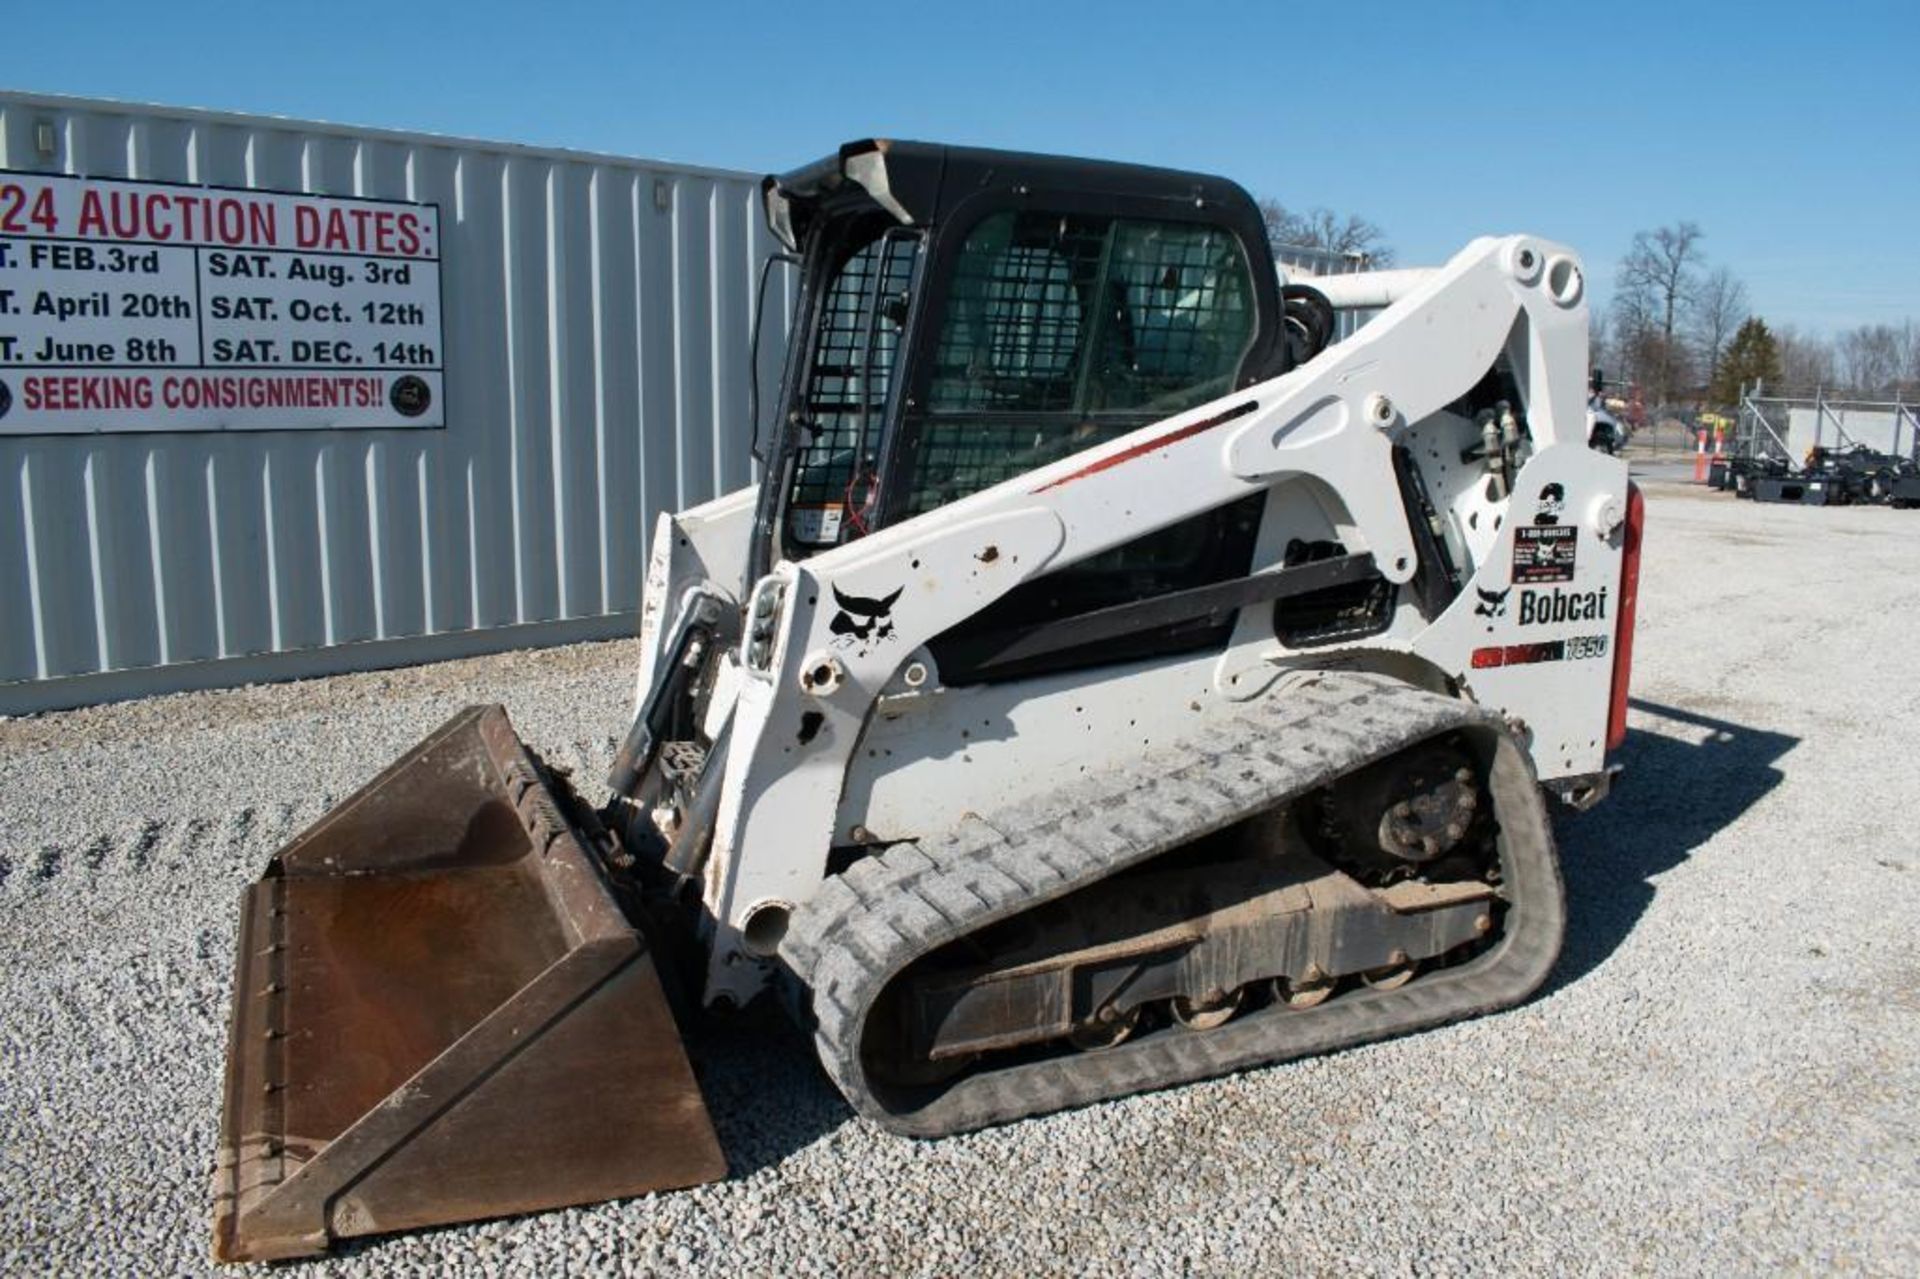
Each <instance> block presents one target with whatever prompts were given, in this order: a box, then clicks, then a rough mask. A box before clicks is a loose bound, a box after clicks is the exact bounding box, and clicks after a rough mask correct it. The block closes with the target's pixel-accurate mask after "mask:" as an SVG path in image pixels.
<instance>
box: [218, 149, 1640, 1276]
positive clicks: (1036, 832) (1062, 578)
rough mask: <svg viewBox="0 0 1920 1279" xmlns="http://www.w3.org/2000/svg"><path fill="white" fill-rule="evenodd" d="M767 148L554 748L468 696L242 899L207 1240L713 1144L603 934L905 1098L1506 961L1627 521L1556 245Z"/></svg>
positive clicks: (1590, 785)
mask: <svg viewBox="0 0 1920 1279" xmlns="http://www.w3.org/2000/svg"><path fill="white" fill-rule="evenodd" d="M765 195H766V212H767V217H768V220H769V223H770V225H771V227H772V228H773V230H774V232H775V233H776V234H777V235H778V236H779V237H780V238H781V239H782V240H783V241H784V242H785V243H786V244H787V246H788V247H789V248H790V249H791V250H792V251H793V253H794V254H795V255H797V256H796V257H795V258H794V259H793V260H794V261H796V262H797V264H798V268H799V272H800V280H801V286H802V287H801V290H800V301H799V309H798V313H797V315H796V316H795V327H794V335H795V336H794V339H793V341H792V343H791V349H790V354H789V356H788V359H787V364H786V371H785V375H784V378H783V381H782V386H781V390H780V395H779V404H778V411H777V413H776V414H775V415H774V421H775V422H776V423H777V425H776V427H775V429H774V431H773V432H772V437H771V438H770V439H768V440H766V441H764V444H763V447H762V448H761V456H762V460H763V463H764V467H763V469H764V474H765V479H764V481H763V482H762V483H761V484H760V485H759V486H758V487H757V488H756V489H753V490H749V491H743V492H739V493H734V494H730V495H728V496H726V497H723V498H720V499H718V500H716V501H713V502H710V503H707V504H706V505H704V506H700V507H697V508H695V509H693V510H689V511H683V512H680V513H678V514H672V515H664V516H662V517H661V518H660V521H659V526H658V530H657V532H656V533H655V534H654V539H653V550H652V559H651V562H650V564H649V566H648V571H647V580H646V588H645V599H644V620H643V626H642V639H643V650H644V657H643V659H642V666H641V671H640V676H639V687H638V699H637V703H638V704H637V709H636V714H635V717H634V720H633V726H632V729H631V731H630V732H629V733H628V735H627V737H626V740H625V742H624V744H623V745H622V747H621V749H620V752H619V756H618V760H617V762H616V764H615V767H614V769H613V774H612V776H611V778H610V790H611V796H610V798H609V799H608V800H607V802H606V803H605V804H604V805H602V806H600V807H599V808H597V809H595V808H593V807H591V806H590V805H589V804H587V803H585V802H583V801H582V800H581V799H580V798H579V797H578V796H576V795H575V794H574V792H573V791H572V789H571V788H570V787H569V786H568V785H567V784H566V782H565V780H564V779H563V778H560V777H558V776H556V775H554V774H552V773H551V772H550V771H549V770H547V769H546V768H545V767H544V766H543V765H542V764H541V762H540V761H539V759H537V758H536V757H535V756H533V755H532V754H531V753H530V752H528V751H527V749H526V748H525V747H523V746H522V745H521V744H520V742H519V740H518V739H517V738H516V737H515V735H514V733H513V731H512V729H511V727H510V726H509V724H508V722H507V718H506V714H505V712H504V711H503V710H502V709H501V708H499V707H497V706H493V707H479V708H475V709H472V710H469V711H466V712H464V713H463V714H461V715H460V716H458V717H456V718H455V719H454V720H453V721H451V722H450V723H449V724H447V725H446V726H445V727H444V728H442V729H441V730H440V731H439V732H438V733H436V734H435V735H434V736H433V737H431V738H430V739H428V740H427V741H426V742H424V743H422V744H421V745H420V746H419V747H417V748H416V749H415V750H414V751H412V752H411V753H410V754H408V755H407V756H406V757H404V758H403V759H401V760H400V761H399V762H397V763H396V764H394V765H393V766H392V767H391V768H389V769H388V770H387V771H386V772H384V773H382V774H381V775H380V776H379V777H377V778H375V779H374V780H373V781H372V782H371V783H369V784H368V786H367V787H366V788H365V789H364V790H362V791H360V792H359V793H358V794H356V795H355V796H354V797H352V798H351V799H349V800H348V801H347V802H346V803H344V804H343V805H341V806H340V807H339V808H338V809H336V810H334V811H333V812H332V813H330V814H328V815H327V816H326V817H325V818H323V819H322V820H321V821H320V822H319V823H318V824H317V825H316V826H315V827H313V828H312V829H311V830H309V831H307V832H306V833H305V834H303V835H301V836H300V837H299V838H298V839H296V840H294V841H293V842H292V843H291V844H290V845H288V846H287V847H286V848H285V849H283V850H282V851H281V852H280V853H279V854H278V855H277V856H276V857H275V858H274V859H273V862H272V864H271V866H270V867H269V868H268V871H267V874H266V876H265V878H264V879H263V880H262V881H261V882H260V883H258V884H256V885H255V886H254V887H253V888H252V889H251V890H250V892H249V894H248V896H247V898H246V901H245V904H244V912H243V921H242V928H241V939H240V960H239V969H238V977H237V983H236V992H235V1007H234V1018H233V1031H232V1036H233V1037H232V1046H231V1050H230V1054H229V1060H228V1071H227V1090H226V1105H225V1115H224V1122H223V1134H222V1150H221V1154H220V1160H219V1170H218V1173H217V1182H218V1185H217V1188H216V1190H217V1203H216V1210H215V1237H216V1243H215V1249H216V1253H217V1255H219V1256H220V1257H221V1258H223V1259H227V1260H242V1259H263V1258H274V1257H287V1256H297V1255H302V1254H307V1253H314V1252H320V1251H323V1250H325V1249H326V1248H327V1247H328V1246H329V1245H330V1244H331V1243H332V1242H333V1241H334V1240H336V1239H338V1238H342V1237H345V1236H352V1235H363V1234H369V1233H374V1232H379V1231H386V1230H394V1229H401V1228H406V1227H413V1226H421V1225H428V1224H433V1223H439V1222H448V1221H458V1220H466V1219H472V1218H478V1217H484V1216H492V1215H498V1214H502V1213H510V1212H524V1211H530V1210H534V1209H539V1208H546V1207H553V1206H558V1205H562V1204H574V1203H585V1202H592V1201H595V1200H599V1199H605V1198H611V1197H616V1196H621V1195H630V1194H636V1193H641V1192H644V1191H647V1190H654V1189H660V1188H666V1187H675V1186H684V1185H689V1184H693V1183H696V1182H700V1181H704V1180H709V1179H713V1178H716V1177H719V1176H723V1175H724V1174H725V1170H726V1165H725V1160H724V1158H723V1156H722V1154H721V1152H720V1150H719V1149H718V1146H717V1144H716V1142H715V1139H714V1136H713V1131H712V1128H711V1126H710V1124H709V1122H708V1119H707V1116H706V1112H705V1109H704V1106H703V1104H702V1102H701V1099H700V1094H699V1090H698V1087H697V1085H696V1083H695V1082H694V1079H693V1077H692V1073H691V1071H690V1069H689V1067H688V1064H687V1060H686V1057H685V1054H684V1051H683V1050H682V1048H681V1045H680V1040H679V1037H678V1034H677V1032H676V1029H675V1024H674V1019H673V1015H672V1013H671V1012H670V1011H669V1008H668V1004H667V1002H666V999H665V996H664V993H663V988H662V984H661V981H660V979H659V977H658V976H657V974H656V967H655V962H654V961H655V959H656V958H660V959H663V960H665V959H671V960H672V961H673V962H672V963H671V964H663V965H662V967H663V968H668V969H670V970H672V971H678V972H682V973H684V974H686V975H687V981H686V982H685V984H686V985H688V986H689V987H690V988H691V989H690V990H689V992H688V995H689V998H688V1003H689V1004H690V1005H692V1004H698V1005H702V1006H705V1007H708V1008H718V1007H724V1006H737V1005H741V1004H744V1003H746V1002H747V1001H748V1000H751V999H754V998H756V997H758V996H761V995H762V994H767V993H773V994H775V995H776V996H778V997H779V998H781V999H783V1000H784V1001H786V1003H787V1005H788V1006H789V1007H790V1008H791V1009H792V1011H793V1013H794V1015H795V1016H796V1017H797V1018H799V1020H800V1022H801V1024H802V1025H803V1026H804V1027H806V1028H807V1029H808V1030H809V1031H810V1033H811V1034H812V1035H813V1037H814V1041H815V1043H816V1045H817V1048H818V1052H819V1056H820V1061H821V1064H822V1065H823V1066H824V1068H825V1069H826V1071H827V1073H828V1074H829V1075H830V1076H831V1077H832V1079H833V1081H834V1082H835V1084H837V1085H838V1086H839V1088H840V1089H841V1090H842V1091H843V1092H844V1093H845V1095H846V1097H847V1099H848V1101H849V1102H850V1103H851V1104H852V1105H853V1107H854V1108H855V1109H856V1110H857V1111H859V1112H860V1113H861V1114H862V1115H865V1116H867V1117H868V1118H870V1119H872V1120H873V1121H874V1122H876V1123H879V1124H881V1125H883V1126H885V1127H887V1128H889V1129H892V1130H894V1131H897V1132H900V1133H905V1134H911V1135H913V1136H918V1137H934V1136H939V1135H941V1134H947V1133H954V1132H959V1131H962V1130H965V1129H970V1128H975V1127H978V1126H980V1125H983V1124H992V1123H999V1122H1003V1121H1006V1120H1012V1119H1017V1118H1019V1117H1021V1116H1025V1115H1033V1114H1038V1113H1042V1112H1045V1111H1049V1110H1054V1109H1057V1108H1059V1107H1063V1106H1074V1105H1081V1104H1085V1103H1089V1102H1094V1101H1098V1100H1101V1099H1103V1098H1109V1097H1117V1096H1121V1095H1124V1094H1128V1093H1133V1092H1138V1091H1141V1090H1145V1089H1153V1088H1163V1087H1167V1086H1169V1085H1174V1084H1180V1083H1183V1082H1186V1081H1189V1080H1194V1079H1200V1078H1203V1077H1205V1076H1209V1075H1216V1074H1219V1073H1222V1072H1225V1071H1232V1070H1240V1069H1246V1068H1252V1067H1259V1066H1263V1065H1267V1064H1270V1063H1274V1062H1280V1061H1285V1060H1287V1059H1289V1058H1293V1057H1297V1056H1300V1055H1301V1054H1305V1053H1320V1052H1326V1051H1330V1050H1334V1049H1339V1048H1343V1047H1346V1046H1348V1045H1352V1044H1358V1043H1362V1042H1365V1041H1368V1040H1373V1039H1378V1038H1381V1037H1383V1036H1387V1035H1393V1034H1398V1033H1401V1032H1405V1031H1412V1030H1417V1029H1420V1028H1422V1027H1428V1026H1434V1025H1437V1024H1439V1023H1442V1022H1446V1021H1449V1020H1453V1019H1457V1018H1461V1017H1467V1016H1472V1015H1475V1014H1479V1013H1484V1012H1488V1011H1491V1010H1494V1009H1498V1008H1503V1007H1507V1006H1510V1005H1512V1004H1515V1003H1517V1002H1519V1001H1521V1000H1523V999H1525V998H1526V997H1527V996H1528V995H1529V994H1530V993H1531V992H1532V991H1534V990H1535V989H1536V988H1537V987H1538V986H1539V984H1540V983H1541V981H1542V980H1543V979H1544V978H1545V977H1546V976H1547V973H1548V971H1549V969H1550V968H1551V967H1552V965H1553V962H1554V959H1555V956H1556V954H1557V952H1558V949H1559V945H1560V939H1561V934H1562V927H1563V903H1562V893H1561V885H1560V876H1559V871H1558V868H1557V865H1556V861H1555V854H1554V849H1553V842H1552V836H1551V831H1550V827H1549V823H1548V815H1547V808H1546V802H1545V794H1544V792H1546V791H1551V792H1554V793H1556V794H1557V795H1558V796H1560V797H1561V798H1563V799H1565V800H1567V801H1569V802H1571V803H1574V804H1576V805H1585V804H1588V803H1592V802H1594V801H1595V800H1597V799H1599V798H1600V797H1601V796H1603V795H1604V794H1605V792H1606V790H1607V783H1608V778H1609V771H1608V765H1607V762H1606V754H1607V751H1608V750H1609V748H1610V747H1612V746H1615V745H1617V744H1618V743H1619V741H1620V739H1621V737H1622V735H1623V733H1624V716H1625V706H1626V695H1627V680H1628V663H1629V653H1630V648H1631V641H1632V637H1633V615H1634V597H1635V576H1636V564H1637V552H1638V543H1639V536H1640V512H1641V506H1640V501H1639V497H1638V494H1637V493H1636V492H1635V490H1634V489H1633V487H1632V486H1631V485H1630V484H1629V483H1628V481H1627V469H1626V466H1625V464H1623V463H1622V462H1619V461H1617V460H1615V459H1613V458H1611V457H1607V456H1605V455H1603V454H1601V453H1598V452H1595V451H1593V450H1591V449H1589V448H1587V447H1586V431H1585V427H1586V420H1585V413H1586V403H1585V385H1584V380H1585V376H1586V369H1587V312H1586V301H1585V294H1584V288H1583V280H1582V275H1581V269H1580V266H1579V263H1578V261H1577V260H1576V259H1575V257H1574V256H1573V254H1572V253H1570V252H1569V251H1568V250H1566V249H1564V248H1562V247H1560V246H1558V245H1555V244H1551V243H1548V242H1546V241H1543V240H1538V239H1534V238H1532V237H1529V236H1508V237H1504V238H1498V239H1481V240H1476V241H1474V242H1473V243H1472V244H1470V245H1468V246H1467V247H1466V248H1465V249H1463V250H1462V251H1461V252H1460V253H1459V254H1458V255H1456V256H1455V257H1454V258H1453V260H1452V261H1451V262H1449V263H1447V264H1446V265H1445V266H1443V267H1440V268H1437V269H1433V270H1419V271H1393V272H1381V273H1374V274H1364V275H1355V276H1346V277H1337V278H1326V279H1317V280H1314V281H1312V282H1311V283H1310V284H1306V283H1292V284H1283V283H1282V282H1281V280H1280V278H1279V277H1278V275H1277V273H1276V271H1275V268H1274V264H1273V260H1272V257H1271V255H1270V252H1269V249H1268V247H1267V243H1266V240H1265V237H1264V235H1263V231H1262V226H1261V220H1260V216H1259V214H1258V212H1257V211H1256V210H1255V208H1254V205H1253V202H1252V201H1251V200H1250V199H1249V198H1248V196H1247V195H1246V193H1245V192H1244V191H1242V190H1241V189H1240V188H1239V187H1237V186H1235V185H1233V184H1232V183H1230V182H1226V181H1223V180H1220V179H1218V178H1211V177H1205V176H1200V175H1196V174H1189V173H1178V172H1171V171H1167V170H1159V169H1147V168H1137V167H1131V166H1125V165H1116V164H1102V163H1093V162H1088V161H1080V160H1065V159H1058V158H1052V157H1044V156H1034V155H1019V154H1008V153H996V152H987V151H977V150H966V149H960V148H950V147H941V146H929V145H922V144H913V143H888V142H877V141H876V142H861V143H855V144H851V145H849V146H846V147H843V148H841V150H840V151H839V152H838V153H837V154H834V155H832V156H830V157H828V158H827V159H825V160H822V161H820V162H818V163H816V164H813V165H810V166H807V167H806V168H803V169H799V170H796V171H794V172H792V173H789V174H786V175H784V176H781V177H777V178H770V179H768V181H767V183H766V187H765ZM1363 306H1364V307H1383V308H1384V310H1382V311H1381V313H1380V314H1379V315H1378V317H1377V318H1375V319H1374V320H1372V322H1371V323H1369V324H1367V325H1366V326H1365V327H1364V328H1362V329H1360V330H1359V331H1358V333H1357V334H1356V335H1354V336H1353V337H1351V338H1349V339H1347V340H1345V341H1343V342H1339V343H1337V344H1332V345H1329V342H1328V339H1329V337H1330V336H1331V334H1332V333H1333V331H1334V322H1335V319H1336V312H1337V311H1339V310H1340V309H1342V308H1346V307H1363ZM669 952H671V953H669Z"/></svg>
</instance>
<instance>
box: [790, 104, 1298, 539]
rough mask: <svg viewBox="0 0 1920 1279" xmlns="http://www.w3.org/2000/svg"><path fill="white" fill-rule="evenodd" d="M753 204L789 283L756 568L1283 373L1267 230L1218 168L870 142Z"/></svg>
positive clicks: (797, 174)
mask: <svg viewBox="0 0 1920 1279" xmlns="http://www.w3.org/2000/svg"><path fill="white" fill-rule="evenodd" d="M764 196H765V201H766V213H767V221H768V225H769V226H770V228H771V229H772V230H773V232H774V234H775V235H776V236H777V237H778V238H780V239H781V240H782V241H783V242H784V243H785V244H786V245H787V246H788V248H790V249H792V250H794V251H796V252H797V253H799V254H800V263H801V272H802V289H801V303H800V307H801V310H800V314H799V315H798V316H797V317H796V328H795V332H796V339H795V340H794V341H793V343H792V345H791V349H790V353H789V359H788V366H787V370H786V375H785V378H784V390H783V394H782V396H781V404H780V408H779V414H778V417H777V421H778V423H779V429H778V438H777V441H776V448H775V452H774V455H773V457H772V458H770V459H769V461H770V466H769V474H770V476H771V477H774V482H772V483H769V484H768V486H767V491H766V493H764V494H763V498H762V506H761V510H760V516H761V531H762V534H763V538H764V540H765V542H766V543H768V545H767V546H766V552H767V558H768V559H772V558H789V559H802V558H805V557H806V556H808V555H812V554H815V553H817V552H819V551H821V550H825V549H828V548H830V547H833V546H837V545H840V544H842V543H844V542H846V541H849V540H851V539H853V538H856V537H859V536H861V535H862V534H865V533H868V532H871V531H873V530H875V529H879V528H884V527H886V526H887V525H889V524H892V523H895V522H897V521H899V520H903V519H908V518H911V517H913V516H915V515H919V514H923V513H925V512H927V511H930V510H933V509H935V508H936V507H939V506H942V505H944V504H946V503H948V502H951V501H954V500H956V499H958V498H961V497H965V496H968V495H969V494H972V493H975V492H978V491H979V490H981V489H984V488H988V487H990V486H992V485H994V484H997V483H1000V482H1001V481H1003V480H1006V479H1009V478H1011V477H1013V476H1015V475H1019V474H1021V473H1023V472H1026V471H1030V470H1032V469H1034V468H1036V467H1039V466H1044V465H1046V464H1048V463H1050V462H1054V461H1058V460H1059V459H1060V458H1062V457H1065V456H1067V455H1069V454H1071V453H1075V452H1078V451H1079V450H1081V449H1085V448H1089V447H1092V446H1093V445H1096V444H1101V443H1105V442H1106V441H1108V440H1112V439H1114V438H1116V437H1118V436H1120V435H1124V434H1126V433H1127V432H1129V431H1132V430H1135V429H1137V428H1139V427H1141V426H1145V425H1147V424H1149V423H1151V422H1155V421H1159V420H1161V419H1163V418H1166V417H1168V416H1170V415H1172V414H1175V413H1178V412H1180V411H1182V410H1184V409H1189V408H1192V407H1194V406H1196V405H1199V404H1203V403H1206V402H1207V401H1209V400H1212V399H1216V398H1218V397H1219V396H1222V395H1226V394H1228V393H1229V392H1231V391H1232V390H1234V389H1235V388H1237V387H1242V386H1247V385H1250V384H1252V383H1254V382H1258V381H1262V380H1265V379H1267V378H1270V377H1273V376H1275V375H1276V374H1279V373H1282V372H1285V371H1286V370H1287V369H1288V368H1289V367H1291V359H1290V353H1289V349H1288V344H1287V342H1286V340H1285V338H1284V336H1283V327H1284V326H1283V322H1282V311H1281V306H1282V304H1281V295H1280V288H1279V283H1278V280H1277V277H1276V275H1275V271H1274V265H1273V258H1272V253H1271V250H1270V249H1269V248H1268V244H1267V239H1266V233H1265V227H1264V224H1263V223H1262V220H1261V217H1260V214H1259V211H1258V209H1257V208H1256V207H1255V205H1254V202H1253V200H1252V199H1251V198H1250V197H1249V196H1248V195H1247V193H1246V192H1245V191H1244V190H1242V189H1241V188H1240V187H1239V186H1238V185H1236V184H1234V183H1232V182H1229V181H1226V180H1225V179H1222V178H1215V177H1207V176H1205V175H1202V174H1195V173H1181V172H1177V171H1173V170H1168V169H1155V168H1146V167H1142V166H1137V165H1126V164H1111V163H1102V162H1096V161H1090V160H1075V159H1064V158H1059V157H1053V156H1041V155H1027V154H1019V153H1013V152H1000V151H984V150H975V149H970V148H962V147H948V146H938V145H930V144H926V143H918V142H888V141H865V142H855V143H849V144H848V145H847V146H844V147H842V148H841V149H840V151H839V152H838V153H837V154H835V155H832V156H828V157H827V158H825V159H823V160H820V161H818V162H816V163H814V164H811V165H807V166H806V167H804V168H801V169H796V170H794V171H793V172H791V173H787V174H784V175H781V176H778V177H770V178H768V179H767V180H766V182H765V184H764ZM761 567H762V568H764V562H763V563H762V565H761Z"/></svg>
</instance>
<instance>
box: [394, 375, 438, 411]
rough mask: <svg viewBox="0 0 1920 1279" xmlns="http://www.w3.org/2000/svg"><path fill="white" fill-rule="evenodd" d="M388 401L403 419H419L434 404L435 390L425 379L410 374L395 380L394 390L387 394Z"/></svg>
mask: <svg viewBox="0 0 1920 1279" xmlns="http://www.w3.org/2000/svg"><path fill="white" fill-rule="evenodd" d="M387 400H388V402H389V403H391V404H392V405H393V411H394V412H395V413H398V414H399V415H400V416H401V417H419V416H420V415H421V414H422V413H425V412H426V411H427V406H428V405H430V404H432V403H433V390H432V388H431V387H429V386H428V385H427V382H426V379H425V378H418V377H415V376H414V375H413V374H411V373H409V374H407V375H406V376H405V377H400V378H395V379H394V381H393V389H392V390H391V391H389V392H387Z"/></svg>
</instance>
